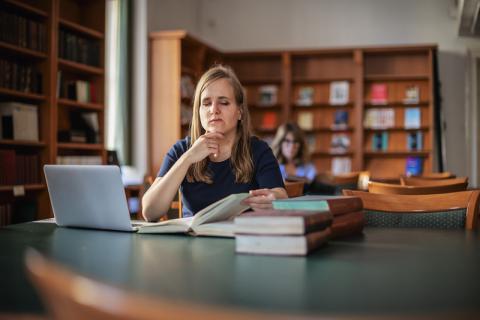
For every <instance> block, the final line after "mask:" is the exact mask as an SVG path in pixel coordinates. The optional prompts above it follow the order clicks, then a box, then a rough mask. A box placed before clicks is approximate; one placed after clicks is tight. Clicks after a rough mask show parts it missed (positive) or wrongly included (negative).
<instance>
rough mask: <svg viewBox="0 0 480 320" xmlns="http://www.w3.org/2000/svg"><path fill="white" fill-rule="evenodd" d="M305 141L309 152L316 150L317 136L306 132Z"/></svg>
mask: <svg viewBox="0 0 480 320" xmlns="http://www.w3.org/2000/svg"><path fill="white" fill-rule="evenodd" d="M305 142H306V144H307V148H308V151H309V152H310V153H313V152H315V151H316V150H317V137H316V136H315V134H307V135H306V136H305Z"/></svg>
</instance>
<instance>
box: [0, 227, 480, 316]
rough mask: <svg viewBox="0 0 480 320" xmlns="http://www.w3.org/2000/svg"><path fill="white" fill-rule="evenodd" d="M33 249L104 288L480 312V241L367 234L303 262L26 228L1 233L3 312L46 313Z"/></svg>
mask: <svg viewBox="0 0 480 320" xmlns="http://www.w3.org/2000/svg"><path fill="white" fill-rule="evenodd" d="M27 247H33V248H35V249H37V250H38V251H40V252H42V253H43V254H45V255H46V256H48V257H50V258H52V259H53V260H55V261H57V262H58V263H60V264H62V265H65V266H67V267H69V268H71V269H73V270H75V271H77V272H79V273H81V274H84V275H86V276H89V277H91V278H94V279H97V280H100V281H102V282H105V283H108V284H112V285H115V286H119V287H122V288H126V289H129V290H133V291H135V292H137V293H142V294H147V295H150V296H160V297H166V298H169V299H181V300H183V301H190V302H196V303H202V304H209V305H218V306H223V307H225V306H228V307H239V308H247V309H248V308H249V309H254V310H262V311H275V312H281V313H287V314H288V313H292V314H305V315H311V314H315V315H319V314H322V315H339V314H340V315H344V316H345V315H346V316H350V315H351V316H358V315H425V314H427V315H429V314H445V313H452V314H453V313H458V312H467V313H475V314H477V313H478V314H480V302H479V299H478V296H479V293H480V280H479V274H480V235H479V234H478V233H475V232H465V231H463V230H459V231H435V230H416V229H373V228H369V229H366V230H365V231H364V233H363V235H359V236H355V237H351V238H348V239H344V240H335V241H330V242H329V243H328V244H327V245H326V246H324V247H323V248H321V249H319V250H317V251H315V252H314V253H312V254H311V255H309V256H307V257H275V256H253V255H240V254H235V252H234V248H235V241H234V239H225V238H208V237H191V236H185V235H158V234H153V235H151V234H135V233H124V232H114V231H98V230H86V229H71V228H59V227H56V226H55V225H54V224H50V223H26V224H19V225H12V226H8V227H5V228H2V229H0V275H1V276H0V311H1V312H44V309H43V306H42V304H41V302H40V299H39V297H38V295H37V294H36V293H35V291H34V289H33V287H32V285H31V284H30V282H29V281H28V279H27V277H26V274H25V267H24V253H25V250H26V248H27Z"/></svg>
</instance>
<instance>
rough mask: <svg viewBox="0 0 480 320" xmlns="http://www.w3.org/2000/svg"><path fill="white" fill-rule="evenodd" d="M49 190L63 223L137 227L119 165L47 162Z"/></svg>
mask: <svg viewBox="0 0 480 320" xmlns="http://www.w3.org/2000/svg"><path fill="white" fill-rule="evenodd" d="M43 170H44V172H45V178H46V180H47V187H48V194H49V195H50V202H51V204H52V208H53V215H54V217H55V222H56V223H57V225H58V226H60V227H78V228H91V229H103V230H117V231H137V230H138V227H139V226H141V225H146V224H149V223H148V222H144V223H139V224H136V225H132V221H131V220H130V213H129V211H128V205H127V199H126V196H125V190H124V186H123V183H122V178H121V174H120V168H119V167H118V166H103V165H45V166H44V167H43Z"/></svg>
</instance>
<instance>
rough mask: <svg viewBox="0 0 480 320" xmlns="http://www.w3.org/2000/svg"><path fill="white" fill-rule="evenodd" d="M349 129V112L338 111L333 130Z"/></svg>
mask: <svg viewBox="0 0 480 320" xmlns="http://www.w3.org/2000/svg"><path fill="white" fill-rule="evenodd" d="M347 127H348V111H346V110H336V111H335V115H334V122H333V125H332V129H338V130H341V129H346V128H347Z"/></svg>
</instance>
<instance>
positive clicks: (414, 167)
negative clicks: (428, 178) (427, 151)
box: [405, 157, 423, 176]
mask: <svg viewBox="0 0 480 320" xmlns="http://www.w3.org/2000/svg"><path fill="white" fill-rule="evenodd" d="M422 171H423V159H422V158H420V157H407V161H406V164H405V175H407V176H419V175H421V174H422Z"/></svg>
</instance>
